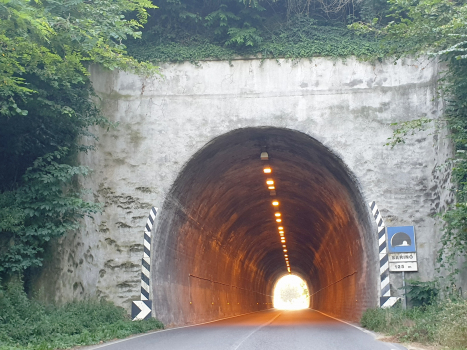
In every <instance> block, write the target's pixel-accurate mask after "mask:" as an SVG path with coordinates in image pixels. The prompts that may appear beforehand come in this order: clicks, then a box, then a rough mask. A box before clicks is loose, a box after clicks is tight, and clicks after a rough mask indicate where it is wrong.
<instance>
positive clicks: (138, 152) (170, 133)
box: [37, 58, 452, 325]
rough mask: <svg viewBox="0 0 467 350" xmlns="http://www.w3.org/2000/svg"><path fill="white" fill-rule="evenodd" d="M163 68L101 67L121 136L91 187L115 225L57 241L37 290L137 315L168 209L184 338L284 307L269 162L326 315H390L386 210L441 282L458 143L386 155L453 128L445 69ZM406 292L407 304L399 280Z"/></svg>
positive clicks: (105, 150)
mask: <svg viewBox="0 0 467 350" xmlns="http://www.w3.org/2000/svg"><path fill="white" fill-rule="evenodd" d="M161 68H162V69H161V72H162V76H155V77H150V78H142V77H138V76H135V75H132V74H128V73H125V72H104V71H102V70H100V69H98V68H97V67H93V68H92V69H91V76H92V80H93V83H94V86H95V89H96V92H97V94H98V95H99V97H100V100H99V101H98V102H99V103H100V104H101V107H102V109H103V111H104V113H105V115H106V116H107V117H108V118H109V119H110V120H111V121H112V122H115V123H118V126H117V127H115V128H110V129H109V130H108V131H106V130H98V131H97V133H98V134H99V142H98V145H97V150H96V151H94V152H90V153H88V154H86V155H83V156H82V162H83V163H84V164H86V165H88V166H89V167H90V168H92V169H93V170H94V172H93V173H92V175H91V176H89V177H88V178H87V179H86V180H85V181H84V183H83V186H84V187H85V188H89V189H90V190H91V193H92V195H93V196H94V199H95V200H97V201H99V202H100V203H102V204H103V212H102V214H101V215H97V216H96V217H94V218H86V219H85V220H84V221H83V229H82V230H80V231H79V232H74V233H70V234H69V235H67V236H66V237H64V238H62V239H61V240H60V241H58V242H55V243H54V247H53V250H54V253H53V254H52V255H51V258H50V259H49V261H48V262H47V264H46V268H45V269H44V271H43V273H42V275H41V276H40V277H39V278H38V281H37V285H38V286H39V287H41V288H42V289H43V290H44V292H45V294H46V295H47V296H48V297H49V298H51V299H54V300H57V301H67V300H72V299H74V298H85V297H99V298H106V299H108V300H112V301H114V302H116V303H117V304H118V305H121V306H123V307H125V308H126V309H127V310H129V308H130V304H131V301H132V300H136V299H138V298H139V287H140V259H141V257H142V249H143V245H142V243H143V228H144V225H145V222H146V218H147V215H148V213H149V210H150V208H151V207H152V206H156V207H159V208H160V209H161V210H160V212H159V214H158V216H157V218H156V223H155V229H154V231H153V235H154V239H153V246H152V249H153V259H152V264H153V266H152V279H153V280H152V286H153V296H152V297H153V299H154V303H155V311H156V314H157V317H159V318H160V319H161V320H162V321H163V322H165V323H166V324H169V325H181V324H189V323H196V322H201V321H208V320H212V319H216V318H220V317H227V316H231V315H235V314H240V313H245V312H250V311H254V310H258V309H263V308H267V307H271V304H270V303H271V297H270V295H271V294H272V288H273V286H274V283H275V281H276V280H277V278H278V277H280V276H281V275H283V273H285V272H286V270H285V263H284V258H283V254H282V250H281V247H280V244H279V239H278V236H277V228H276V226H275V223H274V222H273V219H274V217H273V216H272V213H273V209H272V208H271V207H270V203H269V201H270V198H269V194H268V193H267V189H266V187H264V186H263V185H264V183H263V180H264V179H263V174H262V173H261V171H262V170H261V169H262V168H261V167H262V165H263V164H264V163H261V160H260V153H261V152H262V151H264V150H267V151H268V153H270V156H271V158H270V165H271V166H273V167H275V168H274V170H277V181H278V182H277V184H278V188H277V198H280V199H281V201H282V202H283V205H284V207H283V211H284V222H285V225H284V226H286V229H288V232H287V234H288V236H287V239H288V249H289V251H290V262H291V266H292V269H293V272H294V273H297V274H299V275H301V276H302V277H304V278H305V280H306V281H307V283H308V284H309V287H310V291H311V293H312V294H313V293H315V294H314V297H313V298H312V306H313V307H314V308H317V309H321V310H323V311H325V312H327V313H330V314H333V315H336V316H338V317H343V318H347V319H357V318H358V317H359V315H360V314H361V311H362V310H363V309H364V308H366V307H369V306H375V305H376V304H377V298H378V286H379V262H378V257H377V240H376V227H375V224H374V222H373V219H372V216H371V213H370V211H369V209H368V207H367V203H368V202H369V201H372V200H375V201H376V202H377V204H378V206H379V208H380V210H381V213H382V215H383V218H384V219H385V220H386V224H387V225H390V226H396V225H414V226H415V229H416V234H417V248H418V257H419V272H418V273H409V274H408V275H409V276H408V277H409V278H412V277H420V278H421V279H429V278H430V277H431V276H432V275H433V273H434V264H435V256H436V249H437V241H438V238H439V234H440V233H439V223H438V221H437V219H436V217H434V214H436V213H437V212H439V211H440V210H442V209H443V208H444V207H445V205H446V203H448V202H449V201H452V197H451V196H450V194H449V190H448V187H449V169H446V168H442V167H439V166H440V165H441V164H443V163H444V162H445V160H446V159H447V158H449V157H450V155H451V152H452V148H451V145H450V144H449V141H448V139H447V137H446V134H447V132H446V131H445V130H444V129H443V127H441V128H437V129H435V128H431V129H428V130H426V131H421V132H418V133H416V134H415V135H410V134H409V135H408V136H407V139H406V142H405V143H403V144H400V145H397V146H396V147H394V148H391V147H389V146H385V144H386V143H387V139H388V138H389V137H391V136H392V131H393V128H394V127H393V126H391V123H396V122H403V121H407V120H412V119H415V118H420V117H428V118H433V119H438V118H439V117H440V115H441V114H442V105H441V104H440V102H439V101H438V100H437V98H436V87H437V79H438V78H439V73H438V69H439V66H438V64H437V63H436V62H433V61H429V60H423V59H422V60H418V61H417V60H408V59H406V60H400V61H398V62H397V64H394V63H393V62H387V63H377V64H370V63H365V62H359V61H357V60H354V59H347V60H345V61H333V60H330V59H324V58H319V59H313V60H312V61H305V60H302V61H300V62H289V61H285V60H279V61H278V62H276V61H275V60H265V61H261V60H238V61H233V62H232V64H229V63H228V62H221V61H212V62H202V63H200V64H199V65H197V66H195V65H192V64H190V63H184V64H167V65H164V66H163V67H161ZM279 185H281V186H282V187H281V186H279ZM271 198H273V197H271ZM252 213H253V214H252ZM287 220H288V221H287ZM273 231H274V232H273ZM271 232H273V233H271ZM271 237H272V238H271ZM391 278H392V281H391V282H392V284H393V292H394V293H397V292H398V291H397V288H398V287H399V284H400V283H401V282H400V276H399V275H398V274H393V275H392V277H391ZM247 290H248V291H249V292H248V291H247ZM235 303H237V304H236V305H237V306H234V305H235Z"/></svg>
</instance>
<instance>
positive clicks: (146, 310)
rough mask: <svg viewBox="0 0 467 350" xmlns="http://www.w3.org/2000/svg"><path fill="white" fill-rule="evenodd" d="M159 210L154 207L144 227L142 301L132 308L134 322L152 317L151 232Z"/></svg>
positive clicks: (134, 303)
mask: <svg viewBox="0 0 467 350" xmlns="http://www.w3.org/2000/svg"><path fill="white" fill-rule="evenodd" d="M156 214H157V208H155V207H152V209H151V211H150V212H149V217H148V220H147V222H146V226H145V227H144V240H143V245H144V247H143V259H142V260H141V301H134V302H133V304H132V306H131V318H132V320H133V321H137V320H144V319H147V318H150V317H151V310H152V301H151V300H149V296H150V278H151V231H152V227H153V226H154V220H155V218H156Z"/></svg>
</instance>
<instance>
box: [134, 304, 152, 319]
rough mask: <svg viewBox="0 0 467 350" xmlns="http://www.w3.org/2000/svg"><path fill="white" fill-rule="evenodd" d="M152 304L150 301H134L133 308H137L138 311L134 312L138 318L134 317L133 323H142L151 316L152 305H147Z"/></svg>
mask: <svg viewBox="0 0 467 350" xmlns="http://www.w3.org/2000/svg"><path fill="white" fill-rule="evenodd" d="M148 302H149V303H150V301H149V300H141V301H134V302H133V308H135V307H137V308H138V309H139V312H138V310H133V311H135V314H136V316H134V318H133V321H140V320H144V319H145V318H146V317H148V315H150V314H151V305H147V303H148Z"/></svg>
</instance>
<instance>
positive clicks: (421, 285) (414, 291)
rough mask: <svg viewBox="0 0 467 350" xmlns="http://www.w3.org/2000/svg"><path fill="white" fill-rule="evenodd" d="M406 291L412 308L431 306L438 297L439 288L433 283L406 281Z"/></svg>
mask: <svg viewBox="0 0 467 350" xmlns="http://www.w3.org/2000/svg"><path fill="white" fill-rule="evenodd" d="M407 289H408V292H407V297H408V298H409V300H410V302H411V303H412V304H413V305H414V306H426V305H432V304H434V303H436V302H437V298H438V296H439V286H438V284H437V283H436V282H433V281H428V282H422V281H416V280H408V281H407Z"/></svg>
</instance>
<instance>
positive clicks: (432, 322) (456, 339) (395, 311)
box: [360, 299, 467, 349]
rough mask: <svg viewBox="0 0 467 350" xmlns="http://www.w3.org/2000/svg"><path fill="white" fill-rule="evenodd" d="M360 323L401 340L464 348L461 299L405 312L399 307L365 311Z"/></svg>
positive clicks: (466, 311) (466, 306)
mask: <svg viewBox="0 0 467 350" xmlns="http://www.w3.org/2000/svg"><path fill="white" fill-rule="evenodd" d="M360 322H361V324H362V326H363V327H365V328H368V329H370V330H373V331H376V332H382V333H385V334H389V335H392V336H395V337H396V338H398V339H399V340H401V341H416V342H421V343H429V344H438V345H443V346H447V347H449V349H465V347H467V301H466V300H463V299H458V300H454V301H452V300H449V299H448V300H446V301H444V302H441V303H434V304H431V305H427V306H425V307H414V308H413V309H409V310H403V309H402V308H401V307H400V306H399V307H397V306H396V307H393V308H389V309H381V308H377V309H368V310H366V311H365V313H364V314H363V316H362V319H361V321H360Z"/></svg>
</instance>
